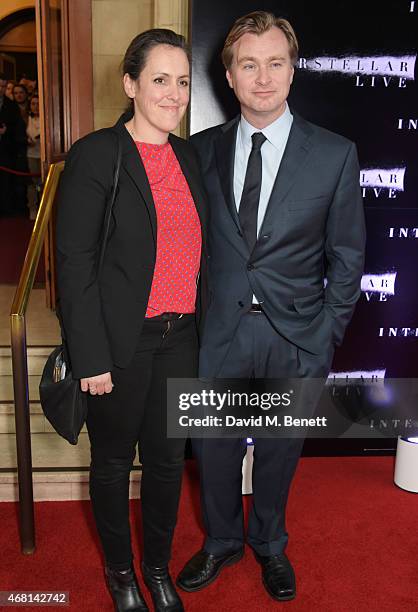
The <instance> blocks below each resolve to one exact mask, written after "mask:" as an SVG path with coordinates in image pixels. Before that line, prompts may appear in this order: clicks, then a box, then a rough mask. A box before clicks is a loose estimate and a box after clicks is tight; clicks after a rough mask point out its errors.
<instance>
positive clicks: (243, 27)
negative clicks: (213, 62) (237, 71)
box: [221, 11, 299, 70]
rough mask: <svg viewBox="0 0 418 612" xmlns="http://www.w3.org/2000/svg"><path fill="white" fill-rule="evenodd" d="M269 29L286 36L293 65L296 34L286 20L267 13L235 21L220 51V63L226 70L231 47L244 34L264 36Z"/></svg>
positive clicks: (297, 46) (246, 16)
mask: <svg viewBox="0 0 418 612" xmlns="http://www.w3.org/2000/svg"><path fill="white" fill-rule="evenodd" d="M271 28H278V29H279V30H281V31H282V32H283V34H284V35H285V36H286V39H287V42H288V43H289V55H290V59H291V62H292V64H293V65H295V64H296V62H297V61H298V52H299V45H298V40H297V38H296V34H295V31H294V29H293V28H292V26H291V25H290V23H289V22H288V21H287V19H283V18H282V17H276V16H275V15H273V13H269V12H267V11H254V12H252V13H248V15H244V16H243V17H240V18H239V19H237V20H236V21H235V23H234V25H233V26H232V28H231V29H230V31H229V33H228V36H227V37H226V40H225V44H224V47H223V49H222V55H221V57H222V62H223V64H224V66H225V68H226V69H227V70H228V69H229V68H230V66H231V64H232V59H233V51H232V46H233V45H234V43H236V42H237V40H239V39H240V38H241V36H244V34H248V33H249V34H257V35H260V34H264V32H268V30H271Z"/></svg>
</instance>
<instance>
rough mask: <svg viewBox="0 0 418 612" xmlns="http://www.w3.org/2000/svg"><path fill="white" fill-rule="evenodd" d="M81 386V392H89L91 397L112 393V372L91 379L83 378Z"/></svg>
mask: <svg viewBox="0 0 418 612" xmlns="http://www.w3.org/2000/svg"><path fill="white" fill-rule="evenodd" d="M80 384H81V390H82V391H89V392H90V394H91V395H103V393H111V391H112V389H113V383H112V375H111V373H110V372H106V374H99V375H98V376H90V378H82V379H81V380H80Z"/></svg>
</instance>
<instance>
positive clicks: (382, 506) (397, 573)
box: [0, 457, 418, 612]
mask: <svg viewBox="0 0 418 612" xmlns="http://www.w3.org/2000/svg"><path fill="white" fill-rule="evenodd" d="M392 475H393V458H391V457H379V458H374V457H368V458H362V457H354V458H351V457H350V458H304V459H302V460H301V462H300V464H299V468H298V471H297V476H296V478H295V481H294V484H293V487H292V492H291V497H290V500H289V505H288V530H289V533H290V543H289V546H288V550H287V552H288V555H289V557H290V559H291V560H292V562H293V564H294V566H295V568H296V575H297V581H298V593H297V597H296V599H295V600H294V601H292V602H288V603H284V604H280V603H278V602H274V601H273V600H272V599H270V598H269V596H268V595H267V594H266V593H265V591H264V589H263V587H262V585H261V581H260V576H259V566H258V565H257V564H256V562H255V560H254V558H253V556H252V554H251V551H250V550H249V549H247V550H246V554H245V557H244V559H243V560H242V561H241V563H240V564H239V565H236V566H234V567H231V568H228V569H226V570H225V571H224V572H223V573H222V575H221V577H220V578H219V580H218V581H216V582H215V583H214V584H212V585H211V586H210V587H208V588H207V589H205V590H203V591H201V592H200V593H195V594H188V593H184V594H183V595H182V597H183V601H184V604H185V608H186V611H187V612H189V611H190V612H215V611H216V612H217V611H219V610H222V611H223V612H238V611H239V612H244V611H251V612H264V611H270V610H271V611H273V610H279V609H280V607H282V608H286V610H289V611H292V612H293V611H295V612H296V611H298V612H300V611H303V612H313V611H318V612H366V611H367V612H385V611H389V610H390V611H391V612H393V611H399V612H400V611H402V612H409V611H411V612H412V611H414V612H416V611H417V610H418V555H417V546H418V540H417V518H418V497H417V496H416V495H414V494H412V493H407V492H405V491H402V490H400V489H398V488H397V487H395V486H394V485H393V483H392ZM246 501H247V502H249V501H250V499H249V498H247V500H246ZM133 506H134V508H135V510H134V521H133V522H135V518H137V516H138V510H137V509H138V506H139V504H138V502H133ZM0 513H1V523H0V524H1V535H0V550H1V561H0V590H16V589H22V590H38V591H39V590H51V589H54V590H65V591H70V601H71V604H70V609H71V610H74V611H77V612H84V611H85V612H95V611H98V612H106V611H109V612H111V611H112V609H113V608H112V602H111V599H110V596H109V595H108V594H107V592H106V588H105V586H104V582H103V578H102V570H101V557H100V553H99V551H98V549H97V540H96V537H95V535H94V528H93V520H92V515H91V511H90V507H89V503H88V502H44V503H38V504H37V505H36V520H37V525H38V528H37V539H38V550H37V552H36V554H35V555H33V556H28V557H24V556H22V555H20V553H19V548H18V534H17V525H16V505H15V504H9V503H2V504H0ZM133 534H134V537H135V538H136V536H137V529H136V528H135V527H134V529H133ZM202 537H203V534H202V531H201V527H200V518H199V493H198V480H197V474H196V469H195V466H194V464H193V463H192V462H188V468H187V472H186V476H185V480H184V486H183V495H182V501H181V508H180V517H179V524H178V528H177V531H176V537H175V542H174V551H173V562H172V570H173V574H176V573H177V572H178V570H179V569H180V568H181V566H182V565H183V564H184V562H185V561H186V560H187V559H188V558H189V556H190V555H191V554H192V553H193V552H194V551H195V550H196V549H197V548H198V547H199V546H200V544H201V542H202ZM138 556H139V554H138V553H137V554H136V559H137V567H138ZM49 609H58V608H57V607H54V608H49ZM64 609H68V607H67V608H64ZM25 610H28V611H29V610H34V611H36V610H39V608H38V607H25Z"/></svg>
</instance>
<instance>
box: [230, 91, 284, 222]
mask: <svg viewBox="0 0 418 612" xmlns="http://www.w3.org/2000/svg"><path fill="white" fill-rule="evenodd" d="M292 122H293V115H292V114H291V112H290V110H289V107H288V105H287V103H286V109H285V111H284V113H283V114H282V115H280V117H279V118H278V119H276V121H273V123H270V125H268V126H267V127H265V128H263V129H262V130H259V129H258V128H255V127H254V126H252V125H251V123H248V121H247V120H246V119H244V117H243V116H242V115H241V120H240V123H239V126H238V130H237V140H236V147H235V161H234V197H235V204H236V207H237V210H239V205H240V201H241V195H242V190H243V188H244V180H245V173H246V170H247V164H248V157H249V155H250V153H251V148H252V140H251V136H252V135H253V134H254V132H262V133H263V134H264V136H265V137H266V138H267V140H266V141H265V142H264V143H263V145H262V147H261V159H262V168H263V171H262V172H263V173H262V179H261V192H260V201H259V205H258V217H257V234H258V232H259V231H260V227H261V224H262V223H263V219H264V215H265V213H266V210H267V204H268V201H269V199H270V194H271V190H272V189H273V185H274V181H275V179H276V176H277V172H278V170H279V166H280V162H281V161H282V157H283V153H284V150H285V147H286V143H287V139H288V138H289V133H290V128H291V127H292Z"/></svg>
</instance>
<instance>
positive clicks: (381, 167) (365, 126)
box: [190, 0, 418, 379]
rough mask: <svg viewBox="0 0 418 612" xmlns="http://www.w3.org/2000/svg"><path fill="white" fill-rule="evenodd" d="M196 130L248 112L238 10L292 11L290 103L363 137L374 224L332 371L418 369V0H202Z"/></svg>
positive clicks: (383, 374) (197, 5) (364, 181)
mask: <svg viewBox="0 0 418 612" xmlns="http://www.w3.org/2000/svg"><path fill="white" fill-rule="evenodd" d="M191 5H192V6H191V41H192V52H193V64H192V77H193V78H192V97H191V109H190V133H191V134H193V133H195V132H198V131H200V130H203V129H205V128H207V127H210V126H212V125H216V124H219V123H223V122H225V121H227V120H229V119H231V118H232V117H233V116H234V115H236V114H237V112H239V108H238V105H237V103H236V100H235V98H234V96H233V93H232V92H231V90H230V89H229V87H228V86H227V82H226V79H225V71H224V68H223V66H222V63H221V59H220V51H221V49H222V45H223V41H224V39H225V36H226V34H227V32H228V30H229V28H230V27H231V25H232V23H233V22H234V20H235V19H236V18H237V17H239V16H241V15H244V14H246V13H249V12H251V11H253V10H256V9H264V10H269V11H271V12H273V13H274V14H275V15H277V16H281V17H285V18H286V19H288V20H289V21H290V22H291V24H292V25H293V27H294V29H295V31H296V35H297V37H298V40H299V45H300V53H299V62H298V64H297V68H296V71H295V78H294V81H293V85H292V89H291V94H290V97H289V105H290V107H291V109H293V110H295V111H297V112H298V113H299V114H300V115H302V116H303V117H304V118H305V119H308V120H309V121H312V122H314V123H316V124H318V125H321V126H323V127H326V128H328V129H330V130H332V131H334V132H337V133H339V134H342V135H344V136H346V137H347V138H349V139H350V140H353V141H354V142H355V143H356V144H357V149H358V153H359V160H360V167H361V172H360V176H359V181H360V185H361V189H362V195H363V201H364V208H365V214H366V222H367V255H366V266H365V273H364V276H363V279H362V284H361V289H362V293H361V298H360V300H359V302H358V305H357V308H356V312H355V315H354V317H353V320H352V322H351V324H350V326H349V328H348V330H347V333H346V337H345V340H344V344H343V346H342V347H340V348H339V349H338V351H337V353H336V356H335V360H334V363H333V368H332V372H331V374H330V377H332V378H333V377H349V378H359V377H360V376H362V375H363V376H365V377H368V378H370V377H371V376H375V377H377V379H388V378H415V377H417V378H418V90H417V73H418V68H417V61H416V60H417V44H418V0H417V1H416V2H415V1H411V0H393V1H388V0H386V1H375V0H372V1H368V0H363V1H358V0H354V1H352V2H349V1H339V0H333V1H328V0H327V1H321V0H318V1H317V2H306V1H302V0H300V1H299V0H288V1H264V0H259V1H258V2H257V3H254V2H251V1H247V0H229V1H228V2H225V1H222V0H212V2H207V0H193V1H192V3H191Z"/></svg>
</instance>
